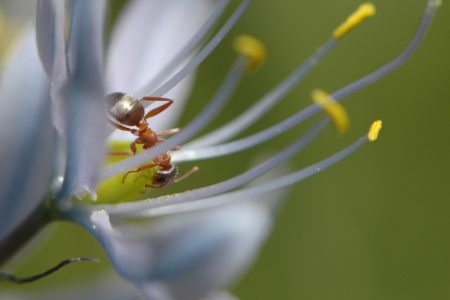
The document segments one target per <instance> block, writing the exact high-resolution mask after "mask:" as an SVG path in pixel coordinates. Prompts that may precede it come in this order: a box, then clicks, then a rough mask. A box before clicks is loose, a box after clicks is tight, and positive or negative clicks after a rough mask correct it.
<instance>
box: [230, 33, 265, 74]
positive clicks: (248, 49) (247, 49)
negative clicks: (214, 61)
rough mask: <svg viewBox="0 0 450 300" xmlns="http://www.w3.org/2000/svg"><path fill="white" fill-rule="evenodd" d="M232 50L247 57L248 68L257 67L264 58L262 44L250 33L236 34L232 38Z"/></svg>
mask: <svg viewBox="0 0 450 300" xmlns="http://www.w3.org/2000/svg"><path fill="white" fill-rule="evenodd" d="M234 50H235V51H236V52H238V53H240V54H241V55H244V56H246V57H247V60H248V66H247V67H248V69H249V70H254V69H256V68H257V67H259V66H260V65H261V64H262V63H263V62H264V59H265V58H266V47H264V44H263V43H262V42H261V41H260V40H258V39H256V38H254V37H252V36H250V35H240V36H238V37H237V38H236V39H235V40H234Z"/></svg>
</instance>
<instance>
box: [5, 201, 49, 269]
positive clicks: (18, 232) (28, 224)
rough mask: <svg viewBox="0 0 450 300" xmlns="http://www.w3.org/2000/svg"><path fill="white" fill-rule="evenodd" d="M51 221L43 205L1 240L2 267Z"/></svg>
mask: <svg viewBox="0 0 450 300" xmlns="http://www.w3.org/2000/svg"><path fill="white" fill-rule="evenodd" d="M49 221H50V216H49V214H48V213H47V211H46V209H45V207H44V206H43V205H39V206H38V207H36V209H35V210H34V211H33V212H32V213H31V214H30V215H29V216H28V217H27V218H26V219H25V220H24V221H23V222H22V223H21V224H19V225H18V226H17V227H16V228H14V230H12V231H10V232H9V233H7V234H6V235H5V236H4V237H1V238H0V266H1V265H3V264H4V263H5V262H6V261H7V260H8V259H9V258H11V256H13V255H14V254H15V253H16V252H17V251H18V250H19V249H20V248H21V247H22V246H23V245H24V244H25V243H26V242H27V241H28V240H29V239H30V238H32V237H33V236H34V235H35V234H36V233H37V232H39V231H40V230H41V229H42V228H44V226H45V225H47V224H48V223H49Z"/></svg>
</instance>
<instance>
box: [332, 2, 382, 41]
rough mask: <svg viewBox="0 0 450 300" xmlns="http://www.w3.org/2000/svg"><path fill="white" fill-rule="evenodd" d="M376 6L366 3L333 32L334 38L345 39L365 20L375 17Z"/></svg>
mask: <svg viewBox="0 0 450 300" xmlns="http://www.w3.org/2000/svg"><path fill="white" fill-rule="evenodd" d="M375 11H376V9H375V6H374V5H373V4H372V3H364V4H362V5H361V6H360V7H358V9H357V10H356V11H355V12H354V13H353V14H351V15H350V16H349V17H348V18H347V20H345V21H344V23H342V24H341V25H340V26H339V27H338V28H336V30H335V31H334V32H333V37H334V38H336V39H341V38H343V37H344V36H345V35H346V34H347V33H348V32H349V31H351V30H352V29H353V28H355V27H356V26H358V25H359V24H361V23H362V22H363V21H364V20H365V19H367V18H368V17H371V16H373V15H375Z"/></svg>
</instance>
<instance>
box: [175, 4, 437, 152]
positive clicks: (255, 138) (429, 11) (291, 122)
mask: <svg viewBox="0 0 450 300" xmlns="http://www.w3.org/2000/svg"><path fill="white" fill-rule="evenodd" d="M437 7H438V5H437V3H436V0H429V1H428V4H427V7H426V9H425V12H424V14H423V17H422V21H421V23H420V24H419V26H418V28H417V30H416V33H415V34H414V36H413V38H412V40H411V41H410V43H409V44H408V46H407V47H406V48H405V50H404V51H402V53H401V54H400V55H399V56H397V57H395V58H394V59H393V60H391V61H390V62H389V63H387V64H386V65H384V66H382V67H380V68H379V69H377V70H375V71H373V72H372V73H370V74H369V75H366V76H364V77H362V78H361V79H358V80H356V81H355V82H353V83H350V84H349V85H347V86H345V87H343V88H341V89H339V90H337V91H335V92H334V93H332V94H331V95H330V97H332V98H333V99H335V100H336V101H340V100H342V99H344V98H345V97H347V96H349V95H351V94H353V93H355V92H357V91H359V90H360V89H362V88H364V87H366V86H368V85H370V84H372V83H374V82H376V81H377V80H379V79H381V78H383V77H384V76H386V75H388V74H390V73H391V72H393V71H394V70H396V69H397V68H398V67H400V66H401V65H402V64H403V63H405V62H406V61H407V60H408V58H410V57H411V55H412V54H413V53H414V51H415V50H416V49H417V48H418V46H419V44H420V42H421V41H422V40H423V38H424V36H425V33H426V31H427V29H428V28H429V26H430V25H431V20H432V18H433V16H434V14H435V12H436V10H437ZM282 84H284V83H282ZM259 104H260V103H257V104H256V105H254V106H253V107H252V108H251V109H249V110H247V111H246V112H244V113H243V114H241V115H240V116H239V117H237V118H236V119H235V120H233V121H232V122H230V123H228V124H226V125H225V126H223V127H222V128H220V129H218V130H215V131H213V132H212V133H210V134H208V135H205V136H204V137H201V138H200V139H197V140H195V141H194V142H192V143H189V144H187V145H184V146H183V150H182V151H180V153H179V154H176V155H175V156H177V158H176V159H179V160H194V159H203V157H204V158H209V157H214V156H212V154H210V151H213V149H214V150H217V151H221V153H222V154H223V155H226V154H228V153H230V154H231V153H233V152H234V151H232V149H237V147H239V146H240V145H242V149H246V148H248V147H251V146H253V145H256V144H258V143H261V142H263V141H265V140H267V139H270V138H271V137H273V136H275V135H276V134H279V132H284V131H286V130H288V129H289V128H292V127H294V126H296V125H298V124H300V123H302V122H303V121H305V120H307V119H309V118H311V117H312V116H314V115H315V114H317V113H318V112H320V111H321V110H322V108H321V107H320V106H319V105H317V104H313V105H310V106H308V107H306V108H304V109H303V110H301V111H299V112H297V113H296V114H294V115H292V116H291V117H289V118H287V119H285V120H283V121H281V122H279V123H278V124H275V125H273V126H271V127H269V128H267V129H265V130H263V131H260V132H258V133H256V134H254V135H251V136H248V137H246V138H243V139H240V140H237V141H234V142H232V143H229V145H228V144H224V145H218V146H217V148H213V147H211V148H205V150H203V149H201V148H200V149H195V148H194V146H196V147H199V146H203V145H210V144H211V143H216V141H219V142H220V141H222V137H225V138H228V136H233V135H234V133H235V132H240V128H234V126H235V124H239V125H241V126H244V128H246V127H245V123H246V119H245V117H247V116H249V117H250V118H251V117H252V116H251V112H250V110H252V109H253V108H254V107H256V106H257V105H259ZM249 112H250V113H249ZM259 116H260V115H258V116H257V118H259ZM234 122H235V123H234ZM223 146H224V148H223V149H222V150H221V147H223ZM228 150H230V152H227V151H228ZM187 151H190V152H187ZM191 156H192V159H191V158H190V157H191Z"/></svg>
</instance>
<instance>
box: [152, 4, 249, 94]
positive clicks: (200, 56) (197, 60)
mask: <svg viewBox="0 0 450 300" xmlns="http://www.w3.org/2000/svg"><path fill="white" fill-rule="evenodd" d="M249 4H250V0H242V3H241V4H240V5H239V6H238V8H237V9H236V10H235V11H234V13H233V14H232V15H231V17H230V18H229V19H228V20H227V21H226V23H225V24H224V25H223V26H222V28H220V30H219V31H218V32H217V33H216V35H215V36H214V37H213V38H212V39H211V40H210V41H209V43H208V44H206V46H205V47H203V49H202V50H200V52H198V53H197V54H196V55H195V56H194V58H193V59H192V60H191V61H190V62H189V63H188V64H187V65H185V66H184V67H183V68H182V69H181V70H180V71H178V72H177V73H176V74H175V75H174V76H172V77H171V78H170V79H169V80H167V81H166V82H165V83H164V84H162V85H161V86H160V87H158V88H157V89H156V90H154V91H152V92H151V93H149V95H152V96H153V97H162V96H164V95H165V94H166V93H167V92H168V91H170V90H171V89H172V88H173V87H174V86H176V85H177V84H178V83H180V81H181V80H183V79H184V78H186V76H187V75H189V74H190V73H192V72H193V71H194V70H195V69H196V68H197V67H198V66H199V65H200V64H201V63H202V62H203V61H204V60H205V59H206V57H208V55H209V54H211V52H212V51H213V50H214V49H215V48H216V47H217V45H219V43H220V42H221V41H222V39H223V38H224V37H225V36H226V35H227V34H228V32H229V31H230V30H231V29H232V28H233V26H234V25H235V24H236V22H237V21H238V20H239V18H240V17H241V15H242V14H243V13H244V11H245V9H246V8H247V6H248V5H249Z"/></svg>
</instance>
